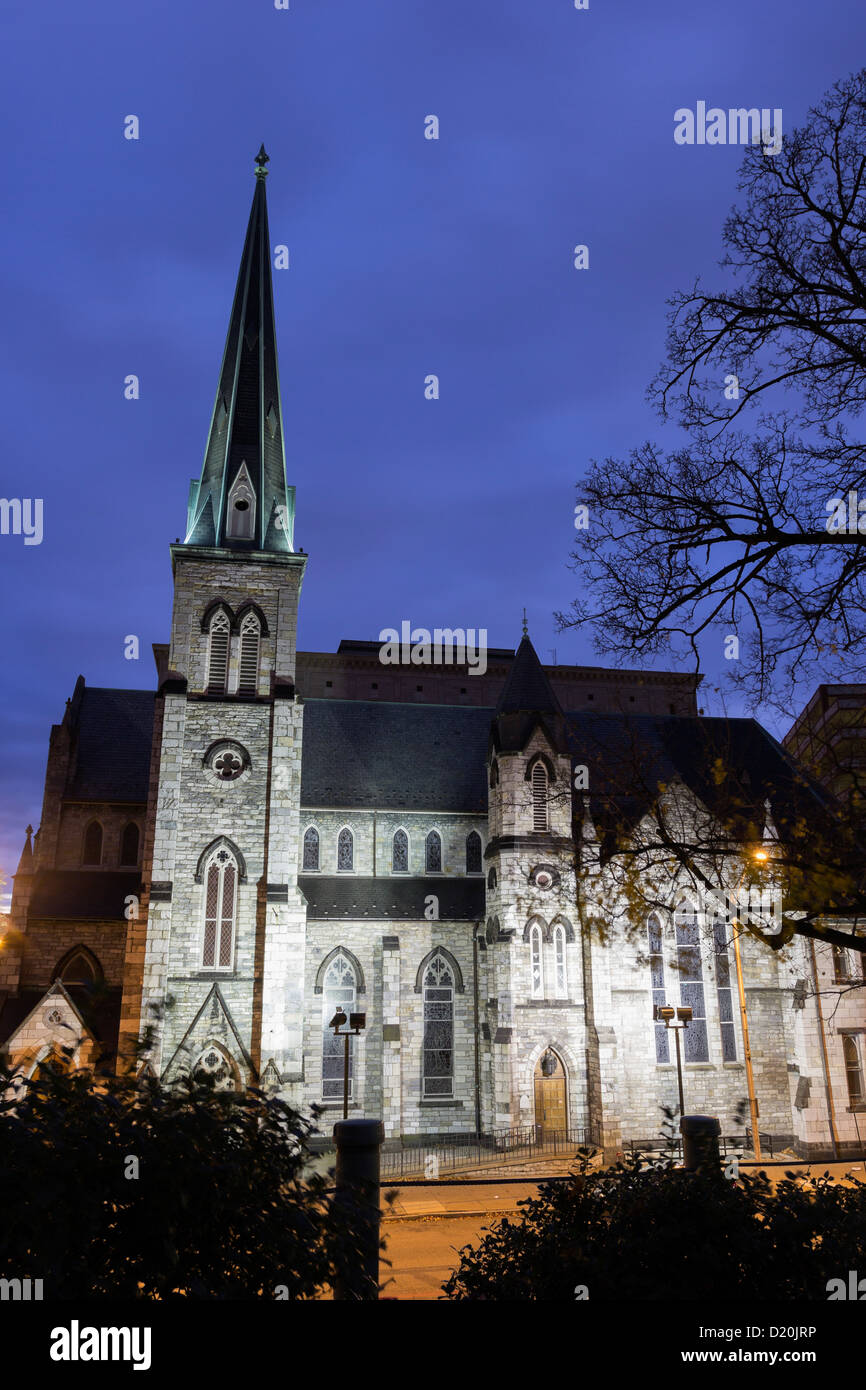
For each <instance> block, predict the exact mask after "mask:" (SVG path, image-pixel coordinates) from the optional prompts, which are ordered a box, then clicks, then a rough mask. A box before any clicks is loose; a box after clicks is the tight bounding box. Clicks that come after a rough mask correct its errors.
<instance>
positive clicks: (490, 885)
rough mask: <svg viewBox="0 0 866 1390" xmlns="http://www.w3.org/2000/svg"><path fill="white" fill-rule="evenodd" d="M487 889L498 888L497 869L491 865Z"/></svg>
mask: <svg viewBox="0 0 866 1390" xmlns="http://www.w3.org/2000/svg"><path fill="white" fill-rule="evenodd" d="M487 887H488V888H495V887H496V869H495V868H494V867H493V866H492V865H491V867H490V869H488V871H487Z"/></svg>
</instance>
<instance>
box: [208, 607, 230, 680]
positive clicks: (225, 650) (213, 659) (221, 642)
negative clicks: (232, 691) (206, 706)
mask: <svg viewBox="0 0 866 1390" xmlns="http://www.w3.org/2000/svg"><path fill="white" fill-rule="evenodd" d="M229 633H230V628H229V620H228V616H227V614H225V613H223V612H222V611H220V612H218V613H214V615H213V617H212V618H211V624H210V639H209V642H208V653H207V688H208V691H209V693H210V694H212V695H224V694H225V693H226V681H227V679H228V673H229Z"/></svg>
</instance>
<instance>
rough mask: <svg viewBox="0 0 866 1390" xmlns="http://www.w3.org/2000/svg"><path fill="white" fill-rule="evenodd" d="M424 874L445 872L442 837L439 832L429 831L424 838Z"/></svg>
mask: <svg viewBox="0 0 866 1390" xmlns="http://www.w3.org/2000/svg"><path fill="white" fill-rule="evenodd" d="M424 872H425V874H441V873H443V872H444V870H443V858H442V836H441V834H440V832H439V831H438V830H428V831H427V834H426V835H425V837H424Z"/></svg>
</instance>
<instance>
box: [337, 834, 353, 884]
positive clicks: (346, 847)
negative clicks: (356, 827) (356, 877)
mask: <svg viewBox="0 0 866 1390" xmlns="http://www.w3.org/2000/svg"><path fill="white" fill-rule="evenodd" d="M354 872H355V836H354V832H353V831H352V828H351V826H348V825H344V826H343V827H342V828H341V829H340V831H339V832H338V834H337V873H338V874H353V873H354Z"/></svg>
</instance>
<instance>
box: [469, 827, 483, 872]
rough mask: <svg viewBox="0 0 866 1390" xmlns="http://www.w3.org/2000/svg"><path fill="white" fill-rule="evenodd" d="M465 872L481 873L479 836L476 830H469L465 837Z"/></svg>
mask: <svg viewBox="0 0 866 1390" xmlns="http://www.w3.org/2000/svg"><path fill="white" fill-rule="evenodd" d="M466 872H467V874H480V873H481V836H480V835H479V834H478V831H477V830H470V832H469V834H468V835H467V836H466Z"/></svg>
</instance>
